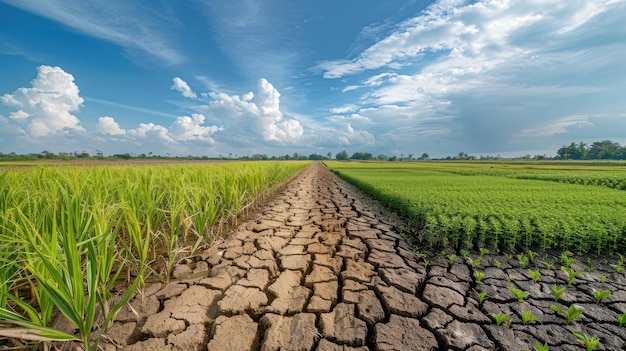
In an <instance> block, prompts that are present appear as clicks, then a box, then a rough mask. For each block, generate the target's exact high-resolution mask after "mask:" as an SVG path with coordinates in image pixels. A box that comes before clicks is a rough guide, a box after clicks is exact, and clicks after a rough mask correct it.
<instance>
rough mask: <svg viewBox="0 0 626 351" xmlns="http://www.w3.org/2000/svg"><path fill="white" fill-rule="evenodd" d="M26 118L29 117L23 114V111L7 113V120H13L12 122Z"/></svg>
mask: <svg viewBox="0 0 626 351" xmlns="http://www.w3.org/2000/svg"><path fill="white" fill-rule="evenodd" d="M28 117H30V115H29V114H28V113H26V112H24V111H23V110H18V111H15V112H11V113H9V118H11V119H14V120H19V119H26V118H28Z"/></svg>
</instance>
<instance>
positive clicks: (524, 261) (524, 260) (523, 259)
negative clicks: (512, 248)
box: [517, 252, 528, 269]
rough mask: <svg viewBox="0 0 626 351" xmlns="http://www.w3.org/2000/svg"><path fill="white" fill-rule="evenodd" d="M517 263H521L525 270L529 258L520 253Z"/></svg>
mask: <svg viewBox="0 0 626 351" xmlns="http://www.w3.org/2000/svg"><path fill="white" fill-rule="evenodd" d="M517 262H518V263H519V266H520V267H521V268H522V269H523V268H526V266H527V265H528V256H526V255H524V253H523V252H522V253H520V254H518V255H517Z"/></svg>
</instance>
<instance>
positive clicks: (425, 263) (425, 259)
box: [423, 257, 430, 268]
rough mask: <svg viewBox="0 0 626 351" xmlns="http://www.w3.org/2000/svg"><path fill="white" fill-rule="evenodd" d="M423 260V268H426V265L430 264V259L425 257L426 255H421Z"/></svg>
mask: <svg viewBox="0 0 626 351" xmlns="http://www.w3.org/2000/svg"><path fill="white" fill-rule="evenodd" d="M423 260H424V268H428V265H429V264H430V260H429V259H427V258H426V257H423Z"/></svg>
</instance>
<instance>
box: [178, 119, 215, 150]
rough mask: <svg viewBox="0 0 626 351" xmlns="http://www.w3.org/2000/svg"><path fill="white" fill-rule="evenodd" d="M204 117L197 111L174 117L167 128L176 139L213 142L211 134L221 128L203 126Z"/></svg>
mask: <svg viewBox="0 0 626 351" xmlns="http://www.w3.org/2000/svg"><path fill="white" fill-rule="evenodd" d="M204 120H205V117H204V115H201V114H199V113H195V114H193V115H191V117H189V116H181V117H178V118H176V120H175V121H174V123H172V125H171V126H170V128H169V132H170V135H171V136H172V138H173V139H175V140H178V141H192V140H196V141H203V142H208V143H210V144H213V143H214V142H215V141H214V140H213V138H211V135H213V134H215V133H216V132H217V131H219V130H221V128H219V127H217V126H208V127H203V126H202V124H203V123H204Z"/></svg>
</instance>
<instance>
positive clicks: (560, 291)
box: [550, 284, 566, 302]
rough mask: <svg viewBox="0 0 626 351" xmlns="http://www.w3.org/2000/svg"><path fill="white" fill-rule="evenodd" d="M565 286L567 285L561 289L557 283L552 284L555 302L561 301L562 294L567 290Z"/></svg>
mask: <svg viewBox="0 0 626 351" xmlns="http://www.w3.org/2000/svg"><path fill="white" fill-rule="evenodd" d="M565 288H566V287H562V288H560V289H559V288H558V287H557V286H556V284H554V285H552V287H551V288H550V290H552V295H553V296H554V302H557V301H559V299H560V298H561V295H563V293H564V292H565Z"/></svg>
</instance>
